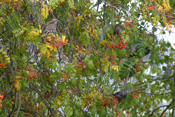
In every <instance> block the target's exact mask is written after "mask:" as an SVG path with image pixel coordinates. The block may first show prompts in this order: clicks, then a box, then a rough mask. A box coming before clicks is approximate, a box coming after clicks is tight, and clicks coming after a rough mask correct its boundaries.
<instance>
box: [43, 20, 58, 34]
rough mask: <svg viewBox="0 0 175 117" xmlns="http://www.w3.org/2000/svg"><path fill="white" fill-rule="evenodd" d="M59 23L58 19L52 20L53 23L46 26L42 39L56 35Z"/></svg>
mask: <svg viewBox="0 0 175 117" xmlns="http://www.w3.org/2000/svg"><path fill="white" fill-rule="evenodd" d="M57 23H58V20H57V19H55V18H54V19H52V20H51V21H49V22H48V23H47V24H46V26H45V27H44V29H43V31H42V32H43V34H42V35H41V37H45V36H46V35H47V34H48V33H53V34H55V33H56V28H57Z"/></svg>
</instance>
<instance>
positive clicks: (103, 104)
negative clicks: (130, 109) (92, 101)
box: [100, 100, 109, 106]
mask: <svg viewBox="0 0 175 117" xmlns="http://www.w3.org/2000/svg"><path fill="white" fill-rule="evenodd" d="M100 102H101V106H108V105H109V103H108V102H107V101H106V100H102V101H100Z"/></svg>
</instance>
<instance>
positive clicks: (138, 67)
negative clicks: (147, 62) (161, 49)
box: [134, 66, 142, 72]
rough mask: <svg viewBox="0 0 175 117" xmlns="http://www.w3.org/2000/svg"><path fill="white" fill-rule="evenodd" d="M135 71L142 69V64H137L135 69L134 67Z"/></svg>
mask: <svg viewBox="0 0 175 117" xmlns="http://www.w3.org/2000/svg"><path fill="white" fill-rule="evenodd" d="M134 70H135V71H136V72H139V71H140V70H142V66H137V67H136V69H134Z"/></svg>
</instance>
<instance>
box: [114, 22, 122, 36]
mask: <svg viewBox="0 0 175 117" xmlns="http://www.w3.org/2000/svg"><path fill="white" fill-rule="evenodd" d="M122 31H123V28H122V26H121V22H120V23H119V24H116V25H115V29H114V35H116V34H117V35H118V36H119V35H120V33H121V32H122Z"/></svg>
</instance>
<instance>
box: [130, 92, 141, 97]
mask: <svg viewBox="0 0 175 117" xmlns="http://www.w3.org/2000/svg"><path fill="white" fill-rule="evenodd" d="M138 93H139V94H140V91H139V92H138ZM134 97H136V98H137V99H138V97H137V93H134V95H133V96H132V98H134Z"/></svg>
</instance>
